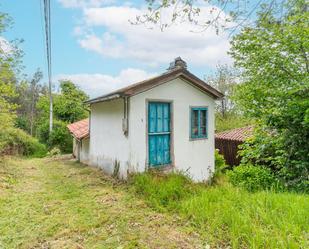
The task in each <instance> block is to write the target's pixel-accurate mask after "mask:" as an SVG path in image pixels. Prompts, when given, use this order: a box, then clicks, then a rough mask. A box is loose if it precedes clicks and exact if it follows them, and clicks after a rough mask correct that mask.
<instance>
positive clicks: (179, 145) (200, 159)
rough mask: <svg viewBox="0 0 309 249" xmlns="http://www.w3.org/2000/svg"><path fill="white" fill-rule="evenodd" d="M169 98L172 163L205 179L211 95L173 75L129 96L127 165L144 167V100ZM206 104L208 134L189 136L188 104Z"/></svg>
mask: <svg viewBox="0 0 309 249" xmlns="http://www.w3.org/2000/svg"><path fill="white" fill-rule="evenodd" d="M147 100H150V101H151V100H166V101H171V102H172V104H171V108H172V120H173V127H174V129H173V136H172V138H171V139H173V140H174V142H173V144H174V145H173V152H174V165H175V168H176V169H177V170H180V171H186V172H188V173H189V175H190V176H191V177H192V179H193V180H195V181H203V180H207V179H208V177H209V174H210V171H213V170H214V149H215V145H214V130H215V127H214V120H215V118H214V105H215V102H214V99H213V98H212V97H210V96H208V95H206V94H205V93H203V92H201V91H200V90H198V89H197V88H195V87H194V86H192V85H190V84H188V83H186V82H184V81H183V80H181V79H175V80H172V81H170V82H168V83H165V84H162V85H160V86H158V87H155V88H153V89H151V90H148V91H146V92H144V93H140V94H138V95H135V96H132V97H131V98H130V108H129V109H130V113H129V121H130V122H129V146H130V150H129V151H130V153H129V162H130V163H129V165H130V168H131V169H134V170H135V171H144V170H145V168H147V157H148V151H147V146H146V144H147V143H146V141H147V140H146V139H147V130H146V122H147V117H146V106H147V105H146V102H147ZM194 106H199V107H200V106H207V107H208V138H207V139H200V140H190V107H194Z"/></svg>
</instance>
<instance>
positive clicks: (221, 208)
mask: <svg viewBox="0 0 309 249" xmlns="http://www.w3.org/2000/svg"><path fill="white" fill-rule="evenodd" d="M206 244H207V245H210V246H211V248H276V249H277V248H309V196H308V195H302V194H294V193H273V192H264V191H262V192H257V193H249V192H246V191H244V190H241V189H238V188H234V187H232V186H231V185H229V184H228V183H227V182H226V180H225V179H224V178H219V181H218V184H217V185H216V186H205V185H203V184H192V183H191V182H190V180H188V179H187V178H186V177H184V176H182V175H177V174H170V175H168V176H167V175H160V174H153V173H145V174H138V175H135V176H133V177H132V178H131V179H130V182H129V184H125V183H119V182H117V181H115V180H113V179H112V178H110V177H107V176H105V175H104V174H102V172H101V171H99V170H98V169H95V168H91V167H86V166H83V165H80V164H78V163H75V162H73V161H70V160H64V159H61V160H60V159H59V160H57V159H16V158H15V159H14V158H6V159H5V160H2V161H0V248H1V249H2V248H22V249H23V248H107V249H108V248H155V249H157V248H186V249H187V248H205V246H206Z"/></svg>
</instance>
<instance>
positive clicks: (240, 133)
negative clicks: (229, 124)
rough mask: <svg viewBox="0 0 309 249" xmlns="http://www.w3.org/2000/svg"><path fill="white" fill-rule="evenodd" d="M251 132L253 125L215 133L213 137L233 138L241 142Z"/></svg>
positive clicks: (250, 134)
mask: <svg viewBox="0 0 309 249" xmlns="http://www.w3.org/2000/svg"><path fill="white" fill-rule="evenodd" d="M252 134H253V126H246V127H242V128H236V129H233V130H229V131H223V132H220V133H217V134H215V138H216V139H222V140H233V141H239V142H243V141H245V139H247V138H248V137H250V136H252Z"/></svg>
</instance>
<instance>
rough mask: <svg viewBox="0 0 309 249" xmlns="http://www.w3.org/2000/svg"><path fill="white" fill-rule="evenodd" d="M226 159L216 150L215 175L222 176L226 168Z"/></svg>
mask: <svg viewBox="0 0 309 249" xmlns="http://www.w3.org/2000/svg"><path fill="white" fill-rule="evenodd" d="M226 167H227V166H226V164H225V159H224V157H223V155H221V154H219V150H217V149H216V150H215V175H218V174H221V173H222V172H223V171H224V170H225V168H226Z"/></svg>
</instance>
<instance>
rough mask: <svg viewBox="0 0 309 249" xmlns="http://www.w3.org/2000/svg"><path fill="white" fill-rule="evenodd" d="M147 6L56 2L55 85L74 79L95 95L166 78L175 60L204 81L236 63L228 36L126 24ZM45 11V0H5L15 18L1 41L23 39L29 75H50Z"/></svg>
mask: <svg viewBox="0 0 309 249" xmlns="http://www.w3.org/2000/svg"><path fill="white" fill-rule="evenodd" d="M40 2H41V3H40ZM144 4H145V2H144V1H143V0H139V1H117V0H90V1H86V0H52V1H51V20H52V67H53V68H52V72H53V77H54V82H57V80H58V79H64V78H66V79H71V80H73V81H74V82H75V83H76V84H78V85H79V86H80V87H81V88H82V89H84V90H85V91H86V92H87V93H88V94H90V95H91V96H97V95H100V94H104V93H106V92H108V91H111V90H114V89H116V88H118V87H122V86H125V85H127V84H131V83H134V82H136V81H139V80H143V79H145V78H148V77H152V76H153V75H156V74H159V73H162V72H164V71H165V70H166V68H167V67H168V65H169V62H171V61H172V60H173V59H174V58H175V57H177V56H181V57H182V58H183V59H185V60H186V61H187V63H188V66H189V70H190V71H192V72H193V73H195V74H196V75H197V76H199V77H201V78H202V77H203V76H204V75H205V74H207V73H210V72H212V71H214V69H215V66H216V64H218V63H221V64H222V63H228V64H230V63H231V62H232V60H231V59H230V58H229V56H228V55H227V54H226V52H227V50H228V48H229V41H228V38H227V35H226V34H224V33H221V34H220V35H219V36H217V35H216V34H215V31H214V30H211V29H209V30H207V31H206V32H203V33H200V32H192V30H193V29H194V28H193V27H192V26H191V25H190V24H186V23H184V24H181V25H175V26H172V27H171V28H170V29H168V30H166V31H164V32H161V31H160V30H159V29H158V28H157V27H154V29H152V30H150V29H149V27H148V28H147V27H144V26H142V25H139V26H135V25H131V24H130V23H129V22H128V20H129V19H132V18H134V17H135V16H136V15H138V14H140V13H143V11H144V10H143V8H144V7H145V6H144ZM42 7H43V0H27V1H19V0H2V1H1V11H2V12H6V13H8V14H9V15H10V16H11V17H13V19H14V25H13V27H12V29H10V30H9V31H8V32H6V33H5V34H3V36H4V38H5V39H7V40H12V39H15V38H20V39H24V42H23V43H22V45H21V48H22V49H23V51H24V53H25V56H24V58H23V64H24V66H25V73H26V74H29V75H32V74H33V73H34V72H35V70H36V69H37V68H40V69H41V70H42V71H43V73H44V75H45V76H46V71H47V70H46V58H45V56H46V53H45V44H44V22H43V18H44V17H43V9H42ZM207 8H208V7H207V6H205V11H206V10H207Z"/></svg>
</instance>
